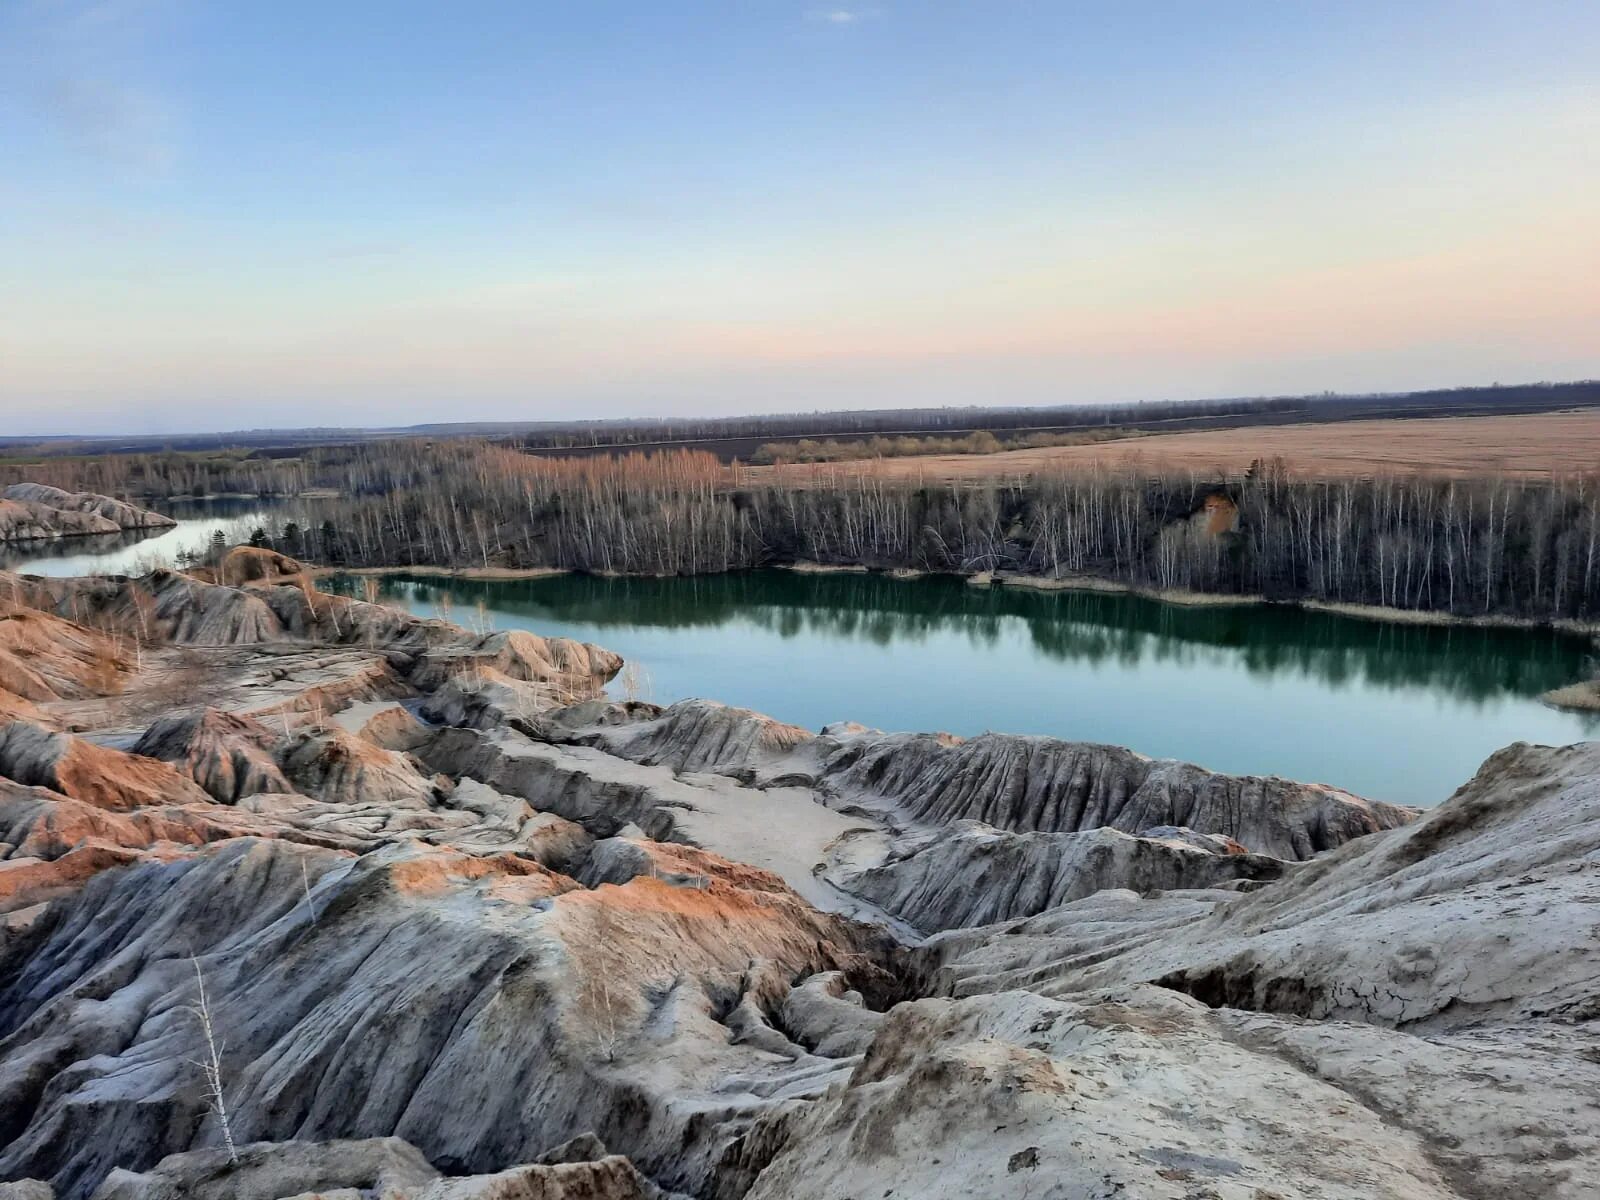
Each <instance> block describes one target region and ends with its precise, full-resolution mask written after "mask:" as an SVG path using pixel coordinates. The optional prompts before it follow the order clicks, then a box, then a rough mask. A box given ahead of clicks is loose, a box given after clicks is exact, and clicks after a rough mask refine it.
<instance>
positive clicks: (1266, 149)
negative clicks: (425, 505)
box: [0, 0, 1600, 433]
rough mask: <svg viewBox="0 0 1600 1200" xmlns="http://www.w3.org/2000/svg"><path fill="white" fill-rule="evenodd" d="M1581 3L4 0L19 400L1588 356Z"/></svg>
mask: <svg viewBox="0 0 1600 1200" xmlns="http://www.w3.org/2000/svg"><path fill="white" fill-rule="evenodd" d="M1597 63H1600V10H1597V9H1596V8H1595V6H1594V5H1593V4H1592V3H1588V4H1579V3H1571V4H1560V3H1470V2H1466V3H1454V4H1432V3H1426V2H1412V3H1406V4H1399V5H1395V4H1369V3H1362V2H1355V3H1343V4H1297V3H1276V4H1239V3H1233V4H1230V3H1199V2H1194V3H1170V4H1132V3H1126V4H1109V3H1108V4H1072V3H1055V4H1047V3H1006V2H1004V0H990V2H989V3H981V4H980V3H972V4H943V3H931V4H916V5H912V4H884V5H872V6H860V7H842V8H841V7H828V6H818V7H807V6H806V5H804V4H803V3H802V4H799V5H796V4H781V3H755V2H752V3H742V4H733V3H729V4H715V5H713V4H675V3H668V2H666V0H656V2H653V3H620V2H612V3H607V2H600V3H584V4H559V5H558V4H534V3H521V4H512V3H507V4H473V3H459V4H450V5H444V4H437V3H434V4H421V3H385V4H376V3H366V2H362V0H345V2H341V3H338V4H316V5H313V4H300V3H277V4H270V5H268V4H243V3H224V2H216V0H213V2H210V3H200V2H199V0H100V2H98V3H95V2H87V3H86V2H77V0H0V164H3V166H0V417H3V418H4V420H3V422H0V428H3V430H4V432H7V433H11V432H18V433H23V432H63V431H68V432H70V431H95V430H108V431H109V430H119V431H141V432H144V431H149V432H157V431H176V430H185V429H228V428H240V427H247V426H263V425H296V424H327V423H337V424H402V423H409V422H414V421H425V420H456V419H474V418H476V419H518V418H524V419H545V418H561V417H570V416H576V415H584V416H591V415H604V416H610V415H642V414H665V413H733V412H746V411H757V410H771V409H794V408H801V409H811V408H832V407H860V406H873V407H879V406H895V405H921V404H942V403H1022V404H1042V403H1060V402H1074V401H1095V400H1106V399H1135V398H1146V397H1148V398H1155V397H1168V396H1175V397H1190V396H1207V395H1228V394H1264V393H1282V392H1303V391H1320V390H1323V389H1325V388H1333V389H1348V390H1369V389H1399V388H1407V387H1418V386H1433V385H1449V384H1457V383H1479V382H1488V381H1491V380H1494V379H1500V380H1503V381H1512V380H1527V379H1560V378H1576V377H1587V376H1595V375H1600V333H1597V332H1596V331H1597V330H1600V287H1597V286H1596V285H1595V283H1594V280H1595V279H1596V278H1600V228H1597V226H1600V222H1597V221H1596V219H1595V217H1596V214H1600V67H1597V66H1596V64H1597Z"/></svg>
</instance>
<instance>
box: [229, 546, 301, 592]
mask: <svg viewBox="0 0 1600 1200" xmlns="http://www.w3.org/2000/svg"><path fill="white" fill-rule="evenodd" d="M214 573H215V576H216V577H215V579H213V580H212V582H214V583H222V584H227V585H228V586H230V587H243V586H246V585H248V584H252V583H268V584H287V585H289V586H290V587H298V588H301V589H307V588H310V587H311V575H310V573H309V572H308V571H307V570H306V566H305V564H304V563H302V562H301V561H300V560H299V559H295V558H290V557H289V556H288V555H287V554H279V553H278V552H277V551H275V550H266V549H263V548H261V547H259V546H235V547H233V548H232V549H231V550H229V551H228V552H227V553H226V554H225V555H223V557H222V561H221V562H220V563H218V564H217V566H216V567H215V568H214Z"/></svg>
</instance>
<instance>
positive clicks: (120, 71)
mask: <svg viewBox="0 0 1600 1200" xmlns="http://www.w3.org/2000/svg"><path fill="white" fill-rule="evenodd" d="M169 9H170V0H24V3H22V4H21V5H19V6H18V7H17V8H16V9H14V10H11V12H9V13H6V12H5V11H4V9H3V8H0V16H4V17H6V18H9V19H7V20H4V21H0V77H5V76H6V75H8V74H9V75H11V76H12V77H13V79H14V80H15V82H16V84H17V85H18V86H17V94H18V95H20V96H22V97H25V98H26V100H27V101H31V103H32V106H33V108H34V110H35V111H36V113H37V115H38V116H39V117H41V118H42V119H43V120H44V121H45V122H47V123H48V125H49V126H50V127H52V128H53V129H54V130H55V131H56V132H57V133H58V134H59V135H60V136H61V137H63V138H64V139H66V140H67V141H68V142H70V143H72V144H73V145H75V146H77V147H78V148H79V149H81V150H83V151H86V152H87V153H89V154H92V155H95V156H97V157H99V158H102V159H104V160H106V161H108V162H111V163H114V164H117V165H120V166H122V167H124V168H127V167H131V168H134V169H135V170H139V171H155V172H163V171H166V170H168V169H169V168H171V167H172V165H173V163H174V160H175V158H176V157H177V155H176V150H177V146H176V139H175V136H174V134H175V116H176V113H175V111H174V108H173V105H172V104H171V103H170V101H169V100H168V99H167V97H166V95H165V94H164V91H163V89H162V88H161V87H160V85H159V83H157V82H156V81H155V80H153V79H151V78H149V77H148V74H149V73H148V72H147V71H145V70H142V69H141V68H142V66H143V65H144V57H145V56H144V49H145V46H146V44H147V43H148V41H149V39H150V37H151V36H152V34H153V32H154V30H155V28H156V27H158V26H159V23H160V22H159V18H161V17H162V16H163V15H164V14H166V13H167V12H168V10H169ZM8 43H9V44H8Z"/></svg>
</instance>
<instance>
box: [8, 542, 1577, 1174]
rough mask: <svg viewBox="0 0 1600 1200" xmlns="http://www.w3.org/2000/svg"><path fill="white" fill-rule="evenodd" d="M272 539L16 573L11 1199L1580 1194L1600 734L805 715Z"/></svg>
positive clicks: (11, 638) (11, 650) (11, 658)
mask: <svg viewBox="0 0 1600 1200" xmlns="http://www.w3.org/2000/svg"><path fill="white" fill-rule="evenodd" d="M278 558H279V556H273V558H272V559H270V560H269V559H266V558H263V557H262V556H260V555H250V554H239V553H236V554H235V555H233V556H230V558H228V559H226V560H224V561H223V562H222V563H220V564H218V565H217V567H216V568H214V569H212V570H210V571H208V572H207V573H206V576H205V577H204V578H197V577H195V576H192V575H182V574H178V573H174V572H158V573H156V574H154V575H150V576H146V577H144V578H142V579H138V580H69V581H46V580H38V579H30V578H26V577H14V576H0V597H5V599H6V603H7V604H8V606H9V607H8V608H7V610H6V612H7V613H8V614H10V615H9V617H8V618H6V619H9V620H10V621H12V622H15V624H14V625H13V626H12V627H11V630H10V632H9V633H7V632H5V631H6V619H0V672H3V674H0V687H3V688H4V689H6V690H5V691H3V692H0V921H3V926H0V1181H10V1182H0V1196H8V1195H9V1196H18V1197H21V1196H26V1197H49V1196H60V1197H71V1198H74V1200H76V1198H81V1197H90V1196H95V1197H100V1198H101V1200H169V1198H177V1197H201V1198H217V1200H222V1198H230V1200H231V1198H235V1197H241V1198H256V1197H263V1198H288V1197H305V1196H309V1195H323V1196H330V1197H333V1196H336V1197H339V1200H357V1198H362V1197H379V1196H382V1197H387V1198H389V1200H468V1198H477V1200H491V1198H494V1200H507V1198H528V1197H535V1198H539V1200H558V1198H569V1200H579V1198H580V1197H581V1198H583V1200H624V1198H633V1197H643V1198H651V1197H660V1196H673V1195H681V1196H694V1197H699V1198H701V1200H742V1198H745V1197H750V1198H766V1200H774V1198H780V1197H782V1198H790V1197H793V1198H799V1197H806V1198H808V1200H809V1198H811V1197H855V1198H857V1200H860V1198H862V1197H874V1198H878V1197H886V1196H894V1197H912V1196H915V1197H957V1196H984V1197H1015V1198H1017V1200H1022V1198H1027V1200H1046V1198H1050V1197H1063V1198H1064V1197H1073V1198H1078V1197H1097V1198H1105V1200H1110V1198H1111V1197H1122V1198H1127V1197H1141V1198H1143V1197H1154V1198H1157V1200H1200V1198H1202V1197H1205V1198H1210V1200H1217V1198H1220V1200H1265V1198H1267V1197H1281V1198H1287V1197H1308V1198H1309V1197H1320V1198H1332V1197H1338V1198H1340V1200H1345V1198H1351V1200H1365V1198H1371V1200H1378V1198H1383V1200H1434V1198H1438V1200H1445V1198H1451V1200H1466V1198H1471V1200H1487V1198H1489V1197H1519V1198H1520V1197H1527V1196H1541V1197H1545V1196H1549V1197H1557V1198H1562V1200H1566V1198H1572V1200H1576V1198H1579V1197H1587V1196H1592V1195H1594V1194H1595V1192H1594V1182H1595V1180H1596V1179H1600V1135H1597V1131H1600V1036H1597V1034H1600V1030H1597V1029H1596V1028H1595V1022H1596V1021H1597V1020H1600V942H1597V940H1596V938H1595V936H1594V929H1595V924H1594V917H1593V913H1594V911H1595V910H1596V909H1597V908H1600V748H1597V747H1596V746H1593V745H1589V746H1580V747H1573V748H1568V749H1564V750H1551V749H1541V748H1534V747H1513V748H1511V749H1509V750H1507V751H1504V752H1502V753H1501V754H1499V755H1497V756H1495V757H1494V758H1493V759H1491V760H1490V761H1489V762H1488V763H1487V764H1485V767H1484V769H1483V770H1482V772H1480V774H1479V776H1478V777H1477V778H1476V779H1475V780H1473V781H1472V782H1471V783H1470V784H1469V785H1467V786H1466V787H1464V788H1463V789H1462V791H1461V792H1460V793H1458V794H1457V795H1456V796H1454V797H1452V798H1450V799H1449V800H1447V801H1446V802H1445V803H1444V804H1442V805H1441V806H1440V807H1438V808H1436V809H1434V810H1431V811H1429V812H1427V813H1425V814H1417V813H1415V812H1413V811H1411V810H1406V809H1400V808H1395V807H1392V806H1385V805H1378V804H1372V803H1369V802H1367V801H1365V800H1362V799H1360V798H1359V797H1355V796H1351V795H1349V794H1348V793H1344V792H1340V791H1338V790H1336V789H1333V788H1329V787H1324V786H1318V785H1305V784H1298V783H1293V782H1289V781H1285V780H1277V779H1243V778H1238V777H1232V776H1226V775H1219V774H1217V773H1214V772H1210V771H1206V770H1205V769H1203V768H1201V767H1198V766H1194V765H1192V764H1181V763H1164V762H1159V761H1153V760H1149V759H1145V758H1142V757H1141V756H1138V755H1136V754H1132V753H1131V752H1128V751H1124V750H1121V749H1119V748H1116V747H1105V746H1094V745H1087V744H1080V743H1070V742H1060V741H1052V740H1050V739H1039V738H1006V737H1000V736H990V737H985V738H974V739H968V740H961V739H954V738H947V737H942V736H936V735H885V734H881V733H877V732H875V731H872V730H865V729H861V728H858V727H836V728H830V729H829V730H826V731H823V732H822V733H813V732H811V731H808V730H803V729H797V728H795V727H792V726H785V725H781V724H778V723H776V722H773V721H770V720H769V719H767V718H765V717H762V716H760V715H758V714H754V713H749V712H744V711H742V710H738V709H731V708H726V707H723V706H721V705H717V704H714V703H710V702H705V701H690V702H685V703H682V704H678V705H674V706H672V707H670V708H666V709H661V708H657V707H655V706H650V705H640V704H620V703H613V702H611V701H609V700H607V699H606V698H605V697H604V695H603V692H602V687H603V685H604V684H605V682H606V681H607V680H608V679H609V678H610V677H611V676H612V675H613V674H614V673H615V672H616V671H617V669H618V668H619V666H620V665H621V664H620V660H618V659H617V658H616V656H615V655H611V654H608V653H607V652H605V651H603V650H600V649H598V648H596V647H592V646H584V645H580V644H577V643H572V642H565V641H562V640H561V639H541V638H537V637H534V636H533V635H530V634H522V633H514V634H491V635H487V636H476V635H471V634H468V633H466V632H464V631H462V630H459V629H457V628H455V627H453V626H449V625H446V624H443V623H441V622H436V621H420V620H418V619H416V618H413V617H410V616H408V615H406V614H404V613H399V612H396V611H394V610H391V609H387V608H382V607H379V606H374V605H369V604H363V603H361V602H359V601H353V600H348V599H344V598H341V597H334V596H326V595H323V594H321V593H319V592H318V591H317V590H316V589H315V587H314V586H313V584H312V582H311V580H310V578H309V577H308V576H306V574H305V573H304V572H303V571H302V570H301V569H300V567H299V564H297V563H294V562H293V560H282V561H278ZM202 992H203V994H204V1001H203V1008H204V1013H205V1015H206V1017H207V1018H208V1019H209V1021H210V1025H211V1030H212V1034H213V1041H214V1044H215V1045H217V1046H218V1047H219V1051H218V1055H217V1059H216V1062H215V1065H216V1067H217V1071H218V1075H219V1077H220V1079H221V1082H222V1091H223V1098H224V1101H225V1106H226V1111H227V1120H226V1123H224V1121H223V1120H222V1119H221V1117H220V1116H219V1114H218V1112H217V1110H216V1106H215V1105H214V1104H213V1103H212V1102H211V1101H210V1099H209V1098H208V1095H207V1092H206V1088H205V1085H204V1073H203V1070H202V1069H201V1067H200V1066H197V1063H205V1062H208V1061H210V1060H209V1056H208V1050H207V1047H208V1043H207V1041H206V1039H205V1034H204V1027H203V1025H202V1022H201V1020H200V1018H199V1017H198V1016H197V1009H199V1008H200V1007H201V1005H202V999H201V997H202ZM230 1138H231V1141H232V1143H233V1147H234V1149H233V1151H232V1152H231V1153H230V1151H229V1149H228V1141H229V1139H230ZM24 1180H31V1181H33V1182H27V1183H24V1182H22V1181H24Z"/></svg>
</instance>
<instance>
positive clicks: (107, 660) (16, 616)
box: [0, 603, 133, 702]
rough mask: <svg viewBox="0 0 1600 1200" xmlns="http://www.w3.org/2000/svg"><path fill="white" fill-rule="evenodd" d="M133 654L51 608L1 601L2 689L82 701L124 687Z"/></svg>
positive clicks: (33, 697) (27, 697)
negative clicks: (54, 612)
mask: <svg viewBox="0 0 1600 1200" xmlns="http://www.w3.org/2000/svg"><path fill="white" fill-rule="evenodd" d="M132 670H133V663H132V661H131V659H130V657H129V656H128V654H127V653H126V652H125V651H124V650H123V649H122V648H121V647H119V646H118V645H117V644H116V643H114V642H113V641H112V640H111V639H110V638H107V637H105V636H104V635H102V634H98V633H95V632H93V631H92V630H89V629H85V628H83V627H82V626H81V625H75V624H73V623H72V622H71V621H63V620H62V619H61V618H60V617H56V616H53V615H52V614H50V613H43V612H38V611H35V610H34V609H30V608H22V607H20V606H12V605H6V604H3V603H0V689H3V690H5V691H8V692H10V693H12V694H13V695H16V696H20V697H21V698H23V699H24V700H34V701H41V702H49V701H51V700H80V699H84V698H86V697H90V696H109V695H112V694H114V693H116V692H118V691H120V690H121V689H122V685H123V682H124V681H125V680H126V678H127V676H128V675H129V674H130V673H131V672H132Z"/></svg>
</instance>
